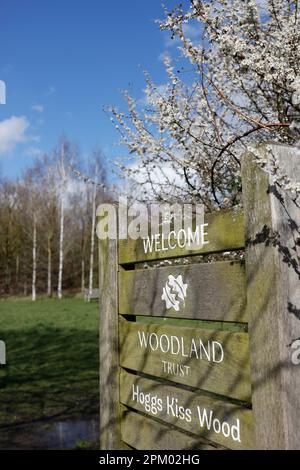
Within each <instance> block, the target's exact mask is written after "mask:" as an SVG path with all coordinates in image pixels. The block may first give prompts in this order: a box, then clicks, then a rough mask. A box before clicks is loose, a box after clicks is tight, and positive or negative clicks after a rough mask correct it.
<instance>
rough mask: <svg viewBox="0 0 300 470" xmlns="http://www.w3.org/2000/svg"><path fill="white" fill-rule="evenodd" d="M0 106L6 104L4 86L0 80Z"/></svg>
mask: <svg viewBox="0 0 300 470" xmlns="http://www.w3.org/2000/svg"><path fill="white" fill-rule="evenodd" d="M0 104H6V84H5V82H4V81H3V80H0Z"/></svg>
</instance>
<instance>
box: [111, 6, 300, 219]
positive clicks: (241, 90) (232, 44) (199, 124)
mask: <svg viewBox="0 0 300 470" xmlns="http://www.w3.org/2000/svg"><path fill="white" fill-rule="evenodd" d="M159 24H160V28H161V29H162V30H168V31H170V33H171V35H172V38H174V39H175V40H176V41H179V43H180V47H179V54H178V55H177V56H176V57H175V58H173V59H172V60H171V58H170V57H168V56H166V57H165V68H166V72H167V77H168V79H167V83H166V84H164V85H163V86H162V85H156V84H155V83H154V82H153V81H152V80H151V78H150V76H149V75H148V74H146V89H145V99H144V100H143V101H144V106H141V103H140V102H138V101H136V100H134V99H133V98H132V97H131V96H130V95H129V94H128V93H125V97H126V100H127V105H128V112H127V113H123V112H121V111H119V110H118V109H116V108H111V113H112V118H111V119H112V121H113V123H114V125H115V127H116V129H117V130H118V131H119V132H120V134H121V142H122V143H123V144H125V145H126V146H127V147H128V149H129V152H130V156H131V158H126V159H125V160H119V162H118V166H119V169H120V170H121V172H122V173H123V174H124V175H126V177H127V178H129V180H130V181H131V182H132V184H133V185H134V186H135V187H137V188H139V193H137V192H135V194H139V196H140V199H147V197H148V198H149V197H155V198H157V199H159V200H165V201H168V200H170V199H172V200H174V199H178V200H179V199H180V200H193V201H197V202H202V203H203V204H204V205H205V206H206V207H207V209H208V210H210V209H212V208H214V207H221V206H223V207H226V206H232V205H235V204H238V203H239V199H240V191H241V181H240V158H241V155H242V154H243V153H244V152H245V150H246V149H247V148H248V146H249V144H251V143H253V142H255V143H256V144H258V143H260V142H280V143H285V144H291V145H295V144H297V142H298V138H299V133H300V73H299V70H300V28H299V6H298V1H297V0H265V1H264V2H262V1H258V0H257V1H255V0H244V1H243V2H241V1H240V0H210V1H200V0H191V1H189V2H188V1H185V2H183V6H180V7H177V8H175V9H174V10H173V11H172V12H169V11H166V17H165V20H164V21H161V22H160V23H159ZM187 26H190V28H188V27H187ZM191 28H193V35H192V36H193V39H191V38H190V37H189V31H190V30H191ZM195 31H198V35H197V34H195ZM254 158H255V159H256V160H258V161H259V159H257V156H256V155H255V154H254ZM272 161H273V159H272V156H270V160H269V165H265V164H263V165H262V166H264V168H267V170H268V171H271V172H272V173H273V174H274V171H273V170H274V168H273V170H271V169H270V168H269V167H270V165H272ZM158 172H159V174H160V176H159V177H158V175H157V174H158ZM281 177H282V178H283V179H284V175H283V174H282V175H281ZM286 188H287V189H291V190H294V191H296V192H297V191H298V190H299V188H298V186H297V184H296V183H295V182H292V181H289V182H287V183H286Z"/></svg>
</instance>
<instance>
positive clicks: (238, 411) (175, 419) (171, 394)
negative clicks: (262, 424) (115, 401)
mask: <svg viewBox="0 0 300 470" xmlns="http://www.w3.org/2000/svg"><path fill="white" fill-rule="evenodd" d="M133 392H135V394H134V395H133ZM138 394H139V395H138ZM138 396H139V397H140V398H137V397H138ZM145 396H148V400H149V401H150V400H152V401H153V404H152V406H151V403H150V404H149V403H148V405H147V407H146V405H145V401H144V400H145V398H144V397H145ZM120 400H121V403H123V404H124V405H127V406H128V407H130V408H134V409H135V410H137V411H140V412H143V413H146V414H148V415H149V416H154V417H156V418H158V419H160V420H162V421H163V422H164V423H166V424H172V425H175V426H177V427H179V428H181V429H183V430H185V431H189V432H190V433H193V434H195V435H197V436H201V437H204V438H206V439H208V440H210V441H213V442H216V443H218V444H221V445H223V446H225V447H228V448H230V449H251V448H252V446H253V421H252V411H251V410H250V409H246V408H244V407H242V406H238V405H235V404H232V403H228V402H226V401H223V400H218V399H216V398H212V397H211V396H208V395H207V394H206V395H205V394H203V393H194V392H191V391H188V390H185V389H182V388H179V387H175V386H171V385H167V384H166V383H161V382H158V381H155V380H150V379H146V378H143V377H139V376H137V375H133V374H130V373H128V372H125V371H124V370H122V371H121V375H120ZM158 400H161V402H160V403H159V404H160V405H161V407H160V408H158V407H157V402H158ZM176 405H177V406H178V407H179V406H181V407H183V408H184V409H185V410H190V413H189V411H185V413H187V415H186V414H185V413H184V412H183V411H182V410H181V412H182V413H181V414H180V415H179V412H178V408H176ZM149 407H150V408H149ZM198 407H199V409H200V413H203V412H204V410H206V411H207V416H208V419H209V417H210V412H211V411H212V412H213V414H212V417H213V419H212V420H211V421H208V425H207V424H206V421H204V422H203V423H202V426H201V425H200V421H199V415H198ZM176 413H177V414H176ZM184 416H185V417H184ZM201 416H203V415H202V414H201ZM214 419H217V420H218V421H219V422H221V423H224V422H226V423H228V425H229V426H231V429H232V430H233V431H232V432H231V430H230V432H228V429H229V428H228V426H227V424H225V425H224V429H225V435H224V434H223V433H222V430H221V431H220V432H219V429H218V427H215V428H214V426H213V425H212V421H213V420H214ZM216 431H217V432H216ZM237 431H238V433H239V435H236V433H237Z"/></svg>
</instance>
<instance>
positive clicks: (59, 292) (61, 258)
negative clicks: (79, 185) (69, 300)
mask: <svg viewBox="0 0 300 470" xmlns="http://www.w3.org/2000/svg"><path fill="white" fill-rule="evenodd" d="M64 151H65V149H64V143H62V146H61V189H60V236H59V268H58V284H57V297H58V298H59V299H61V298H62V278H63V265H64V215H65V214H64V193H63V191H64V183H65V179H66V177H65V162H64Z"/></svg>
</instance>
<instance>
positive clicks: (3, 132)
mask: <svg viewBox="0 0 300 470" xmlns="http://www.w3.org/2000/svg"><path fill="white" fill-rule="evenodd" d="M29 125H30V124H29V121H28V119H27V118H26V117H25V116H20V117H18V116H11V117H10V118H8V119H5V120H4V121H1V122H0V155H1V154H4V153H7V152H11V151H12V150H13V149H14V148H15V147H16V145H17V144H18V143H20V142H25V141H26V140H28V136H27V135H26V131H27V129H28V127H29Z"/></svg>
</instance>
